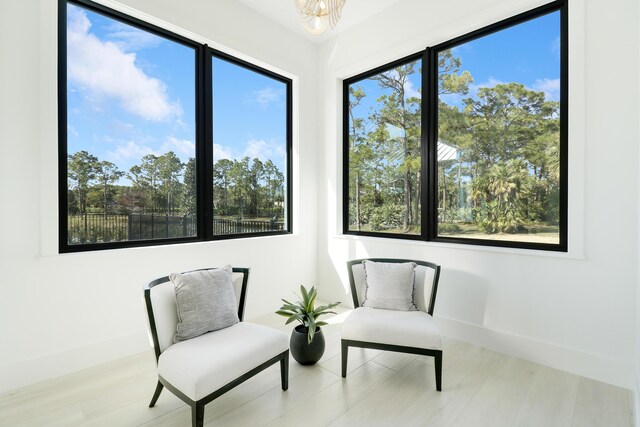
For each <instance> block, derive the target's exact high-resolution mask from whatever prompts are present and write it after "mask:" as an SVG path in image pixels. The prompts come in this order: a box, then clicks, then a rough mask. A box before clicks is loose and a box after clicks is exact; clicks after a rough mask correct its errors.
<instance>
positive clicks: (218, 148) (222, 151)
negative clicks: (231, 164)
mask: <svg viewBox="0 0 640 427" xmlns="http://www.w3.org/2000/svg"><path fill="white" fill-rule="evenodd" d="M234 158H235V156H234V155H233V154H232V152H231V149H229V148H227V147H223V146H222V145H220V144H213V163H215V162H217V161H218V160H221V159H228V160H232V159H234Z"/></svg>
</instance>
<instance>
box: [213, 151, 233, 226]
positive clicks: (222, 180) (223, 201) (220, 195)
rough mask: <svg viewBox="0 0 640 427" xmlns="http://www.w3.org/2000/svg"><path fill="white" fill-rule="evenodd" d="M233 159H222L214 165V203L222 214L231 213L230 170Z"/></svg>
mask: <svg viewBox="0 0 640 427" xmlns="http://www.w3.org/2000/svg"><path fill="white" fill-rule="evenodd" d="M232 167H233V161H232V160H229V159H220V160H218V161H217V162H216V163H215V164H214V165H213V204H214V207H216V208H217V209H218V213H219V214H220V215H229V214H230V212H229V187H230V186H231V176H230V171H231V168H232Z"/></svg>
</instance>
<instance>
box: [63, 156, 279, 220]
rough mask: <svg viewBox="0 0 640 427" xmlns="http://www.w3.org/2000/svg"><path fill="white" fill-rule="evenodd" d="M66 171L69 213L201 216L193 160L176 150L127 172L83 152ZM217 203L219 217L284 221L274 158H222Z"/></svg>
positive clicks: (216, 184)
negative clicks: (275, 218) (265, 218)
mask: <svg viewBox="0 0 640 427" xmlns="http://www.w3.org/2000/svg"><path fill="white" fill-rule="evenodd" d="M67 168H68V173H67V178H68V197H69V202H68V210H69V214H70V215H84V214H87V213H101V214H104V215H105V216H106V215H107V214H131V213H140V214H161V215H169V216H187V217H195V215H196V209H197V207H196V206H197V179H196V162H195V159H193V158H190V159H189V160H188V161H187V162H182V161H181V160H180V158H179V157H178V156H177V155H176V154H175V153H174V152H173V151H169V152H167V153H166V154H162V155H159V156H156V155H154V154H147V155H145V156H144V157H142V159H141V160H140V163H139V164H137V165H134V166H132V167H131V168H130V169H129V170H128V171H122V170H120V169H119V168H118V167H117V166H116V165H115V164H114V163H112V162H109V161H105V160H100V159H98V157H96V156H94V155H92V154H90V153H88V152H87V151H78V152H76V153H74V154H71V155H69V156H68V162H67ZM123 181H124V184H123ZM213 199H214V214H215V215H220V216H239V217H243V218H244V217H248V218H256V217H268V218H273V217H282V216H283V214H284V175H283V173H282V172H281V171H280V170H279V169H278V167H277V166H276V165H275V164H274V163H273V162H272V161H271V160H267V161H265V162H263V161H261V160H260V159H258V158H254V159H253V160H251V159H250V158H249V157H245V158H243V159H241V160H229V159H222V160H219V161H217V162H216V163H215V164H214V166H213Z"/></svg>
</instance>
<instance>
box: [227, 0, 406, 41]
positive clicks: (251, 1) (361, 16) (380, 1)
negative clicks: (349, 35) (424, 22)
mask: <svg viewBox="0 0 640 427" xmlns="http://www.w3.org/2000/svg"><path fill="white" fill-rule="evenodd" d="M237 1H238V2H240V3H243V4H244V5H246V6H248V7H250V8H252V9H254V10H256V11H257V12H258V13H260V14H262V15H264V16H265V17H267V18H268V19H270V20H272V21H274V22H276V23H278V24H280V25H282V26H284V27H286V28H288V29H290V30H291V31H294V32H295V33H297V34H299V35H301V36H303V37H304V38H306V39H307V40H310V41H312V42H315V43H321V42H323V41H325V40H328V39H330V38H331V37H333V36H335V35H336V34H338V33H340V32H342V31H345V30H346V29H348V28H351V27H353V26H354V25H357V24H359V23H360V22H362V21H365V20H367V19H368V18H370V17H371V16H373V15H376V14H378V13H380V12H382V11H383V10H385V9H387V8H389V7H391V6H393V5H394V4H396V3H398V2H399V1H401V0H347V2H346V4H345V5H344V9H342V18H341V19H340V22H339V23H338V26H337V27H336V28H333V29H331V28H329V29H327V31H325V32H324V33H323V34H320V35H319V36H314V35H311V34H308V33H307V32H305V31H304V30H303V29H302V26H301V25H300V22H299V21H298V14H297V12H296V8H295V6H294V4H293V0H237Z"/></svg>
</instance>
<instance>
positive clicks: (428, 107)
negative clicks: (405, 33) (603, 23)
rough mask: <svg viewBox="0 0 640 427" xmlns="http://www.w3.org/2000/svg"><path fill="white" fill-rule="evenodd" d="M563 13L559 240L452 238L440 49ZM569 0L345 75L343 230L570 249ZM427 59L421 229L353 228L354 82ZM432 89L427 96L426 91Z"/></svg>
mask: <svg viewBox="0 0 640 427" xmlns="http://www.w3.org/2000/svg"><path fill="white" fill-rule="evenodd" d="M554 12H560V113H559V115H560V189H559V197H560V200H559V224H558V225H559V243H557V244H555V243H537V242H517V241H509V240H491V239H476V238H460V237H446V236H438V235H437V226H438V215H437V212H438V210H437V203H438V200H437V194H438V193H437V188H438V181H437V175H438V174H437V170H438V169H437V168H438V165H437V161H438V159H437V143H438V63H437V58H438V53H439V52H442V51H444V50H447V49H451V48H453V47H455V46H458V45H461V44H464V43H467V42H470V41H472V40H475V39H478V38H481V37H484V36H487V35H490V34H493V33H496V32H499V31H501V30H505V29H507V28H510V27H514V26H517V25H519V24H522V23H525V22H527V21H530V20H533V19H536V18H539V17H541V16H544V15H548V14H550V13H554ZM568 16H569V14H568V2H567V1H566V0H556V1H553V2H551V3H547V4H545V5H542V6H539V7H537V8H534V9H531V10H529V11H526V12H523V13H520V14H517V15H514V16H512V17H509V18H506V19H503V20H501V21H498V22H495V23H493V24H490V25H487V26H485V27H482V28H479V29H477V30H474V31H471V32H469V33H466V34H463V35H461V36H458V37H455V38H453V39H451V40H447V41H445V42H442V43H440V44H438V45H435V46H430V47H427V48H426V49H424V50H422V51H420V52H417V53H414V54H411V55H408V56H406V57H403V58H401V59H397V60H395V61H392V62H390V63H388V64H384V65H382V66H379V67H377V68H375V69H373V70H369V71H366V72H363V73H360V74H358V75H355V76H353V77H349V78H346V79H344V80H343V90H342V108H343V115H342V119H343V121H342V126H343V132H342V138H343V144H342V145H343V167H342V179H343V182H342V208H343V209H342V233H343V234H345V235H357V236H370V237H382V238H390V239H401V240H413V241H415V240H418V241H427V242H441V243H455V244H465V245H477V246H492V247H504V248H515V249H534V250H543V251H555V252H567V251H568V244H567V222H568V221H567V217H568V189H567V184H568V88H569V85H568V75H569V72H568V71H569V70H568V62H569V61H568V59H569V54H568V35H569V33H568ZM417 58H422V85H421V86H422V94H423V95H422V99H421V108H422V122H421V144H422V147H421V153H422V162H421V167H422V170H421V176H422V177H423V178H422V186H421V190H422V193H421V230H420V231H421V234H419V235H417V234H416V235H409V234H401V233H385V232H373V231H357V230H350V229H349V126H350V122H349V113H348V109H349V87H350V86H351V85H352V84H355V83H358V82H359V81H362V80H364V79H367V78H369V77H371V76H373V75H375V74H379V73H382V72H384V71H387V70H389V69H392V68H395V67H397V66H399V65H404V64H406V63H408V62H412V61H415V60H416V59H417ZM425 91H426V95H425Z"/></svg>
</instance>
